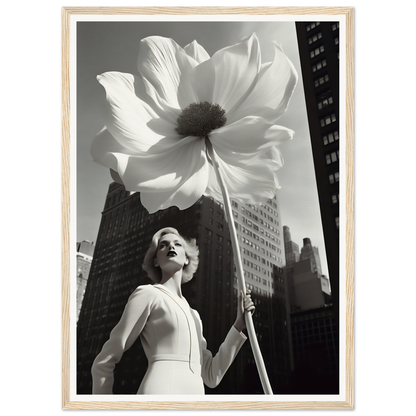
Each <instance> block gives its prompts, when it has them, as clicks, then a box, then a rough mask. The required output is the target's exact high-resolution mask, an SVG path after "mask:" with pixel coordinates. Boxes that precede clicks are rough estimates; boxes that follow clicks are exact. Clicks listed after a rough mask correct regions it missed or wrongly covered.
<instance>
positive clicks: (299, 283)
mask: <svg viewBox="0 0 416 416" xmlns="http://www.w3.org/2000/svg"><path fill="white" fill-rule="evenodd" d="M283 229H284V242H285V250H286V252H285V256H286V277H287V280H288V287H289V300H290V310H291V311H292V312H295V311H299V310H306V309H311V308H317V307H321V306H324V305H325V304H328V303H330V295H331V291H330V288H329V280H328V278H327V277H326V276H324V275H322V267H321V259H320V256H319V250H318V248H317V247H314V246H312V242H311V240H310V238H304V239H303V247H302V249H301V252H300V255H299V246H298V245H297V244H296V243H295V242H293V241H292V237H291V233H290V229H289V227H287V226H284V227H283Z"/></svg>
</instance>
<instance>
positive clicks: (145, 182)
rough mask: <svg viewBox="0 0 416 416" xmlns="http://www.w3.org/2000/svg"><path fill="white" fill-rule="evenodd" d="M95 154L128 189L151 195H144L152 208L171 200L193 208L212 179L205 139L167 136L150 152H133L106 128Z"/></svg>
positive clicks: (95, 141) (177, 204) (165, 205)
mask: <svg viewBox="0 0 416 416" xmlns="http://www.w3.org/2000/svg"><path fill="white" fill-rule="evenodd" d="M91 155H92V157H93V159H94V161H95V162H97V163H99V164H101V165H103V166H105V167H107V168H109V169H110V170H111V174H112V177H113V178H114V179H115V178H117V182H121V183H123V184H124V186H125V188H126V190H127V191H136V192H137V191H138V192H143V195H147V196H144V198H145V201H147V202H146V205H145V206H146V207H147V208H149V211H151V210H156V211H157V210H158V209H162V208H161V207H162V206H163V208H166V207H168V206H170V205H169V203H170V202H169V201H171V205H176V206H178V207H180V209H184V208H183V207H185V205H187V204H189V205H188V206H187V207H189V206H190V205H192V204H193V203H194V202H195V201H196V200H197V199H198V198H199V197H200V196H201V195H202V194H203V192H204V191H205V188H206V186H207V182H208V168H207V165H208V163H207V158H206V154H205V142H204V140H201V139H199V138H195V137H186V138H184V139H182V140H179V141H178V140H176V139H164V140H161V141H160V142H159V143H158V144H157V145H155V146H153V147H152V148H150V149H149V151H148V152H147V153H140V154H136V155H132V154H131V151H130V150H129V149H127V148H123V147H122V146H121V145H120V144H119V143H118V141H117V140H115V139H114V137H113V136H112V135H111V134H110V132H109V131H108V130H107V129H105V128H104V129H102V130H101V131H100V132H99V133H98V134H97V136H96V138H95V139H94V141H93V144H92V147H91ZM115 180H116V179H115ZM150 194H155V196H153V197H150V196H149V195H150ZM181 198H183V201H181ZM191 200H193V202H191ZM155 204H156V205H157V209H155V207H156V205H155ZM187 207H186V208H187ZM153 212H154V211H153Z"/></svg>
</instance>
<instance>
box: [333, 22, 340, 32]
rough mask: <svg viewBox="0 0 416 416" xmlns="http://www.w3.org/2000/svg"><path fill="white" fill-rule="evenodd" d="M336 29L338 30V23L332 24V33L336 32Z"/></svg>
mask: <svg viewBox="0 0 416 416" xmlns="http://www.w3.org/2000/svg"><path fill="white" fill-rule="evenodd" d="M337 29H339V22H336V23H334V24H333V25H332V30H333V31H335V30H337Z"/></svg>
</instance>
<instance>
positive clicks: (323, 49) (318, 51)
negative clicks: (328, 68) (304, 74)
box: [310, 45, 325, 58]
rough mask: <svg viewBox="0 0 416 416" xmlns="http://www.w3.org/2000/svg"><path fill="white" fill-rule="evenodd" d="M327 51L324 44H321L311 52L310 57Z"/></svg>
mask: <svg viewBox="0 0 416 416" xmlns="http://www.w3.org/2000/svg"><path fill="white" fill-rule="evenodd" d="M324 51H325V48H324V47H323V45H322V46H320V47H319V48H316V49H314V50H313V51H311V52H310V57H311V58H315V56H318V55H320V54H321V53H322V52H324Z"/></svg>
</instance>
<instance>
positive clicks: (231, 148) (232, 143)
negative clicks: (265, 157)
mask: <svg viewBox="0 0 416 416" xmlns="http://www.w3.org/2000/svg"><path fill="white" fill-rule="evenodd" d="M292 136H293V131H292V130H289V129H286V128H285V127H281V126H277V125H271V124H270V123H269V122H267V121H266V120H264V119H262V118H260V117H245V118H243V119H241V120H238V121H236V122H235V123H233V124H229V125H226V126H224V127H221V128H219V129H217V130H214V131H212V132H211V133H210V135H209V138H210V140H211V143H212V145H213V146H214V149H215V150H216V151H217V153H218V155H219V157H221V158H222V159H223V160H228V161H229V159H230V158H231V160H232V159H233V158H234V159H235V158H236V157H239V156H236V155H241V154H254V153H256V152H259V151H261V150H262V149H264V148H266V147H269V146H275V145H277V144H279V143H280V142H283V141H285V140H289V139H291V138H292Z"/></svg>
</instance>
